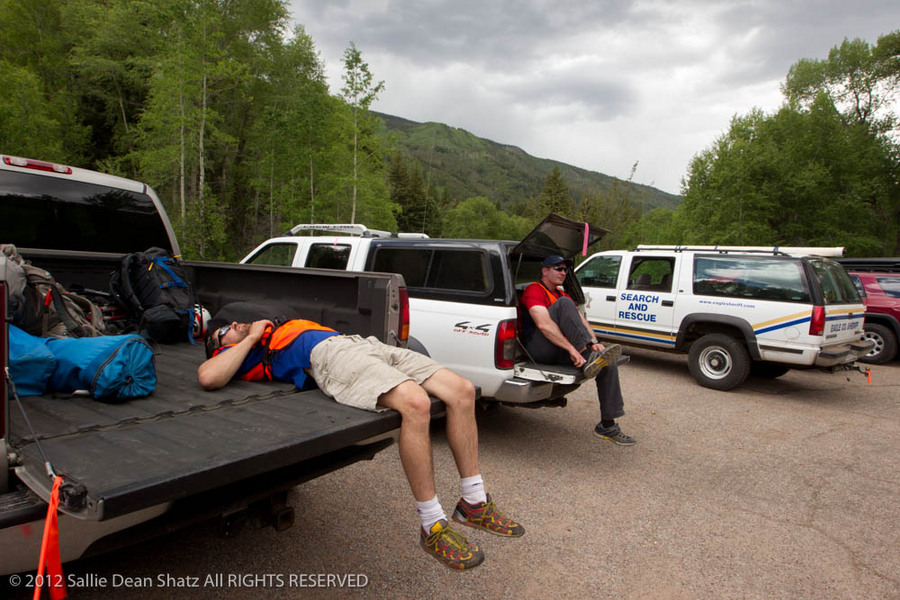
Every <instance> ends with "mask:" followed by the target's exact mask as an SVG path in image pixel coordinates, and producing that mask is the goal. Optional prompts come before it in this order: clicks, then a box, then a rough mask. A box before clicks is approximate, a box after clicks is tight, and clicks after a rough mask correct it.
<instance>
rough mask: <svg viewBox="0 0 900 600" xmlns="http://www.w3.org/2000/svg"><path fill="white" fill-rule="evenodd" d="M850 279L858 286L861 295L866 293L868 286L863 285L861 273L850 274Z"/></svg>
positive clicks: (857, 289)
mask: <svg viewBox="0 0 900 600" xmlns="http://www.w3.org/2000/svg"><path fill="white" fill-rule="evenodd" d="M850 281H852V282H853V285H854V286H856V291H857V292H859V295H860V297H862V296H865V295H866V288H865V286H864V285H863V282H862V280H861V279H860V278H859V275H850Z"/></svg>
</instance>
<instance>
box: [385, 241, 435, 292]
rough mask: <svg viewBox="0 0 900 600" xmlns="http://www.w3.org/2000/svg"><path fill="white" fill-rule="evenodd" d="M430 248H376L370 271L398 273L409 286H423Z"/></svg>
mask: <svg viewBox="0 0 900 600" xmlns="http://www.w3.org/2000/svg"><path fill="white" fill-rule="evenodd" d="M430 261H431V250H418V249H415V248H378V249H377V250H375V260H374V262H373V263H372V268H371V270H372V271H378V272H380V273H400V274H401V275H403V279H405V280H406V285H407V286H409V287H425V277H426V275H428V263H429V262H430Z"/></svg>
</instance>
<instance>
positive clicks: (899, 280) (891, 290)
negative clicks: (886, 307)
mask: <svg viewBox="0 0 900 600" xmlns="http://www.w3.org/2000/svg"><path fill="white" fill-rule="evenodd" d="M876 280H877V281H878V285H880V286H881V289H882V290H884V293H885V294H886V295H888V296H890V297H891V298H900V277H876Z"/></svg>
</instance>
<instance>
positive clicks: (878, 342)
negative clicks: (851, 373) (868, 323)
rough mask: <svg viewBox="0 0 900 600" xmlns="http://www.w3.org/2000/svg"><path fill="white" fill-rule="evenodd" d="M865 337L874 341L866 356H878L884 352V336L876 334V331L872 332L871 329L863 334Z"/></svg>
mask: <svg viewBox="0 0 900 600" xmlns="http://www.w3.org/2000/svg"><path fill="white" fill-rule="evenodd" d="M864 337H865V339H867V340H872V341H873V342H875V345H874V346H873V347H872V349H871V350H870V351H869V353H868V354H866V356H867V357H869V358H872V357H873V356H878V355H879V354H881V353H882V352H884V338H883V337H881V336H880V335H878V334H877V333H872V332H871V331H867V332H866V334H865V336H864Z"/></svg>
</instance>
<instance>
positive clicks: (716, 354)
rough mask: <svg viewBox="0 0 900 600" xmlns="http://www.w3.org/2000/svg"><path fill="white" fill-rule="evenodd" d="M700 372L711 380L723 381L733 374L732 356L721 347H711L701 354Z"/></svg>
mask: <svg viewBox="0 0 900 600" xmlns="http://www.w3.org/2000/svg"><path fill="white" fill-rule="evenodd" d="M700 370H701V371H702V372H703V374H704V375H705V376H707V377H709V378H710V379H723V378H725V377H727V376H728V374H729V373H731V355H730V354H728V352H727V351H726V350H725V349H724V348H722V347H720V346H710V347H709V348H706V349H704V350H703V352H701V353H700Z"/></svg>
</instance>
